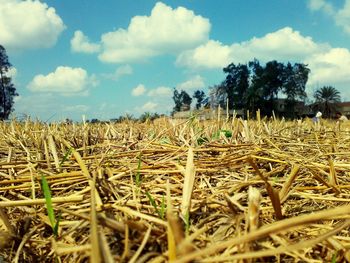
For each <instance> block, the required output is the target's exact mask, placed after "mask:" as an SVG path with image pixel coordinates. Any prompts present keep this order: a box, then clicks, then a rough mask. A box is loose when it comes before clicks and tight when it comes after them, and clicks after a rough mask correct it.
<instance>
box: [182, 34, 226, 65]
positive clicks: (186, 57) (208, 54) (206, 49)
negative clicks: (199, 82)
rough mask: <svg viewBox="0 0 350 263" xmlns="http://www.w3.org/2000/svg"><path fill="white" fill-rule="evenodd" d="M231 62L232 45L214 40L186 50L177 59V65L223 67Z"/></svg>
mask: <svg viewBox="0 0 350 263" xmlns="http://www.w3.org/2000/svg"><path fill="white" fill-rule="evenodd" d="M214 54H215V55H214ZM230 62H231V48H230V46H227V45H223V44H222V43H221V42H219V41H214V40H209V41H208V42H207V43H205V44H202V45H200V46H198V47H196V48H195V49H193V50H187V51H184V52H182V53H181V54H180V55H179V56H178V57H177V59H176V64H177V65H179V66H186V67H193V68H222V67H224V66H225V65H227V64H228V63H230Z"/></svg>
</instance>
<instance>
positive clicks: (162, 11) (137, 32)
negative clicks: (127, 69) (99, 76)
mask: <svg viewBox="0 0 350 263" xmlns="http://www.w3.org/2000/svg"><path fill="white" fill-rule="evenodd" d="M209 31H210V22H209V20H208V19H206V18H203V17H202V16H199V15H195V14H194V12H193V11H191V10H188V9H186V8H184V7H178V8H175V9H172V8H171V7H169V6H167V5H165V4H163V3H161V2H158V3H156V5H155V6H154V8H153V9H152V12H151V15H150V16H135V17H133V18H132V19H131V21H130V24H129V26H128V28H127V29H123V28H119V29H118V30H116V31H113V32H108V33H105V34H103V35H102V37H101V45H102V53H101V54H100V55H99V59H100V60H101V61H103V62H110V63H123V62H128V61H136V60H137V61H139V60H143V59H147V58H149V57H153V56H157V55H160V54H165V53H174V52H178V51H181V50H184V49H189V48H193V47H195V46H198V45H199V44H201V43H204V42H206V41H207V40H208V34H209Z"/></svg>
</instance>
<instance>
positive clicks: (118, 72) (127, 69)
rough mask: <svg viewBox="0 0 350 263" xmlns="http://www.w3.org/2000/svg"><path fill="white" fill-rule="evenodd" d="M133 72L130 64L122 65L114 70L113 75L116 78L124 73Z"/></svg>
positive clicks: (129, 73)
mask: <svg viewBox="0 0 350 263" xmlns="http://www.w3.org/2000/svg"><path fill="white" fill-rule="evenodd" d="M132 73H133V70H132V67H131V66H130V65H123V66H120V67H118V68H117V69H116V70H115V77H116V78H117V79H118V78H120V77H121V76H124V75H131V74H132Z"/></svg>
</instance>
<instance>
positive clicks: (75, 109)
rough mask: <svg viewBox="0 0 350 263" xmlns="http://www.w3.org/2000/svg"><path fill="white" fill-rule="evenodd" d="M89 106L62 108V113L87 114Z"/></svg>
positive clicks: (80, 105)
mask: <svg viewBox="0 0 350 263" xmlns="http://www.w3.org/2000/svg"><path fill="white" fill-rule="evenodd" d="M89 108H90V107H89V106H87V105H83V104H78V105H70V106H64V107H63V111H65V112H87V111H88V110H89Z"/></svg>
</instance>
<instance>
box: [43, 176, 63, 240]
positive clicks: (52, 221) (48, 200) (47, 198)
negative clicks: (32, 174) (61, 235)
mask: <svg viewBox="0 0 350 263" xmlns="http://www.w3.org/2000/svg"><path fill="white" fill-rule="evenodd" d="M41 186H42V190H43V192H44V197H45V201H46V210H47V215H48V217H49V220H50V224H51V227H52V231H53V233H54V235H55V237H57V236H58V224H59V220H57V222H56V220H55V212H54V211H53V206H52V197H51V190H50V186H49V184H48V182H47V180H46V178H45V176H44V175H42V176H41Z"/></svg>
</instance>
